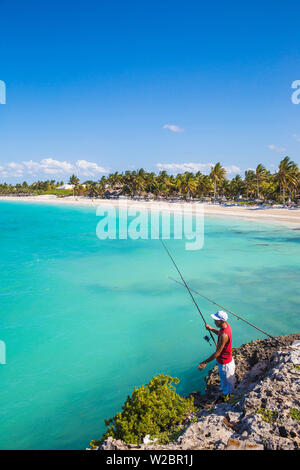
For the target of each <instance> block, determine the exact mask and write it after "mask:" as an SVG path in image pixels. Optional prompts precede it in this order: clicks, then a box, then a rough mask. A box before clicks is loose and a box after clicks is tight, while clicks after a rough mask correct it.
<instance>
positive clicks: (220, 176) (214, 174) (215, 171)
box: [210, 162, 226, 199]
mask: <svg viewBox="0 0 300 470" xmlns="http://www.w3.org/2000/svg"><path fill="white" fill-rule="evenodd" d="M225 176H226V170H225V168H223V167H222V165H221V163H220V162H218V163H216V164H215V166H212V167H211V171H210V177H211V179H212V180H213V182H214V199H216V193H217V185H218V183H220V182H221V181H223V180H224V179H225Z"/></svg>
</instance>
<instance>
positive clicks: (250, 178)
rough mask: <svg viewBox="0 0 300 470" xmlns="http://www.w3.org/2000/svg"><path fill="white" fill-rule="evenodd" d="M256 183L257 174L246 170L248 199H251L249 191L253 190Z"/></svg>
mask: <svg viewBox="0 0 300 470" xmlns="http://www.w3.org/2000/svg"><path fill="white" fill-rule="evenodd" d="M254 183H255V173H254V171H253V170H246V171H245V185H246V196H247V199H248V197H249V191H250V192H251V191H252V190H253V187H254Z"/></svg>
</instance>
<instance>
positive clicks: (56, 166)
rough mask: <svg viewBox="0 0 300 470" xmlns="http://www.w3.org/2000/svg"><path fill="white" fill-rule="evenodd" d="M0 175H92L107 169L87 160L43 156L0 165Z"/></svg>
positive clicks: (105, 171) (104, 171)
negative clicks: (73, 161) (75, 160)
mask: <svg viewBox="0 0 300 470" xmlns="http://www.w3.org/2000/svg"><path fill="white" fill-rule="evenodd" d="M0 172H1V174H2V176H14V177H21V176H25V175H31V176H37V175H42V174H44V175H48V176H49V175H51V176H53V177H55V176H56V175H57V176H62V175H70V174H71V173H76V174H77V175H78V176H89V177H94V176H96V175H98V174H99V173H107V172H108V170H107V169H105V168H103V167H101V166H99V165H98V164H97V163H94V162H89V161H87V160H77V162H76V163H75V164H73V163H70V162H67V161H61V160H55V159H53V158H43V159H42V160H40V161H38V162H36V161H33V160H29V161H23V162H21V163H15V162H11V163H8V164H7V165H6V167H0Z"/></svg>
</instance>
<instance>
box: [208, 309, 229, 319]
mask: <svg viewBox="0 0 300 470" xmlns="http://www.w3.org/2000/svg"><path fill="white" fill-rule="evenodd" d="M211 317H212V318H213V319H214V320H219V321H227V320H228V315H227V313H226V312H224V311H223V310H219V312H217V313H215V314H214V315H211Z"/></svg>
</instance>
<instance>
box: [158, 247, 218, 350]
mask: <svg viewBox="0 0 300 470" xmlns="http://www.w3.org/2000/svg"><path fill="white" fill-rule="evenodd" d="M160 241H161V243H162V245H163V247H164V249H165V250H166V252H167V254H168V256H169V258H170V259H171V261H172V263H173V264H174V266H175V268H176V270H177V272H178V274H179V276H180V277H181V279H182V282H183V283H184V286H185V287H186V289H187V290H188V292H189V294H190V296H191V298H192V300H193V302H194V304H195V306H196V308H197V310H198V312H199V313H200V315H201V318H202V320H203V322H204V325H206V321H205V319H204V316H203V315H202V312H201V310H200V308H199V306H198V304H197V302H196V300H195V299H194V296H193V294H192V293H191V291H190V288H189V287H188V285H187V283H186V282H185V280H184V278H183V276H182V274H181V272H180V271H179V268H178V266H177V264H176V263H175V261H174V259H173V258H172V255H171V253H170V252H169V250H168V248H167V247H166V245H165V243H164V242H163V241H162V239H161V238H160ZM181 285H182V284H181ZM209 334H210V337H211V339H212V340H213V342H214V343H215V345H216V341H215V339H214V337H213V335H212V333H211V331H209ZM204 339H205V341H207V342H209V338H208V336H205V337H204Z"/></svg>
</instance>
